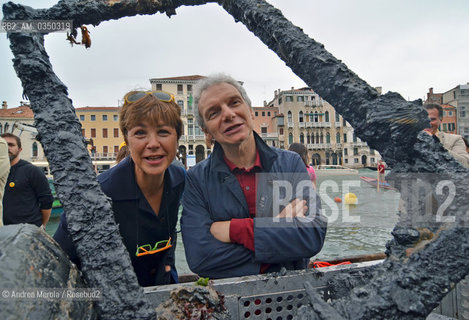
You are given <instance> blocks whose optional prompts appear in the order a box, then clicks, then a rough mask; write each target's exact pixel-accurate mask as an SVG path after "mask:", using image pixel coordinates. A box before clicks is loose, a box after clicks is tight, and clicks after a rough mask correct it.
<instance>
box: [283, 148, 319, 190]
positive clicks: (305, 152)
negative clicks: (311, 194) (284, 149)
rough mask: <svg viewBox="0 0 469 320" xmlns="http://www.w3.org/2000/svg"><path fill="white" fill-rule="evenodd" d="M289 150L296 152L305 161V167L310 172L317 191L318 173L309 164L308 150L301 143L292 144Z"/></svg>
mask: <svg viewBox="0 0 469 320" xmlns="http://www.w3.org/2000/svg"><path fill="white" fill-rule="evenodd" d="M288 150H290V151H293V152H296V153H298V154H299V155H300V157H301V160H303V162H304V164H305V166H306V171H308V174H309V178H310V179H311V181H312V182H313V185H314V188H315V189H316V172H315V171H314V168H313V166H310V165H309V164H308V149H306V147H305V146H304V145H303V144H301V143H296V142H295V143H292V144H291V145H290V147H289V148H288Z"/></svg>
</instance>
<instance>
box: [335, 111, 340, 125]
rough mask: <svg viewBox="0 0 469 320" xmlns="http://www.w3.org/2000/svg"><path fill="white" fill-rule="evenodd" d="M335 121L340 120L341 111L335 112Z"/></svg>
mask: <svg viewBox="0 0 469 320" xmlns="http://www.w3.org/2000/svg"><path fill="white" fill-rule="evenodd" d="M335 122H340V118H339V113H338V112H337V111H336V112H335Z"/></svg>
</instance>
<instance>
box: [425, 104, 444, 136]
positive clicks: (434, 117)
mask: <svg viewBox="0 0 469 320" xmlns="http://www.w3.org/2000/svg"><path fill="white" fill-rule="evenodd" d="M427 112H428V118H429V119H430V127H431V132H432V133H436V132H437V131H438V127H439V126H440V123H441V120H440V115H439V113H438V109H428V110H427Z"/></svg>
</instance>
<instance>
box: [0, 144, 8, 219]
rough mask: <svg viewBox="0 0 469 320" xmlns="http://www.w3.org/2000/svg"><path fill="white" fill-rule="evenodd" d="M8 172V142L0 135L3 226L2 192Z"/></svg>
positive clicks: (0, 217)
mask: <svg viewBox="0 0 469 320" xmlns="http://www.w3.org/2000/svg"><path fill="white" fill-rule="evenodd" d="M9 172H10V160H9V157H8V144H7V142H6V141H5V139H3V138H1V137H0V227H1V226H3V206H2V199H3V192H4V191H5V184H6V182H7V178H8V173H9Z"/></svg>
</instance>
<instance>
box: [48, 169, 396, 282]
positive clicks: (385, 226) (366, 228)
mask: <svg viewBox="0 0 469 320" xmlns="http://www.w3.org/2000/svg"><path fill="white" fill-rule="evenodd" d="M360 176H367V177H372V178H376V171H372V170H369V169H360V170H359V173H358V175H351V176H319V177H318V181H317V190H318V191H319V195H320V196H321V202H322V208H323V210H324V214H325V215H326V216H327V217H328V219H329V223H328V228H327V235H326V240H325V243H324V247H323V249H322V250H321V252H320V253H319V254H318V255H317V256H315V257H314V259H319V260H328V259H334V258H339V257H348V256H353V255H361V254H372V253H378V252H384V249H385V247H384V246H385V244H386V242H387V241H388V240H390V239H391V231H392V229H393V227H394V225H395V224H396V222H397V219H398V218H397V214H396V213H397V207H398V202H399V199H400V194H399V193H398V192H397V191H393V190H383V189H380V191H379V192H378V191H377V190H376V188H375V187H373V186H371V185H369V184H367V183H366V182H364V181H361V180H360ZM346 193H354V194H355V195H356V197H357V202H356V204H355V205H347V204H345V203H344V196H345V194H346ZM336 197H339V198H340V199H341V200H342V203H337V202H335V201H334V198H336ZM58 222H59V219H53V220H51V221H50V222H49V223H48V224H47V227H46V231H47V232H48V233H49V234H50V235H53V234H54V232H55V230H56V229H57V226H58ZM176 267H177V269H178V272H179V273H180V274H184V273H190V270H189V267H188V266H187V263H186V259H185V254H184V246H183V245H182V239H181V236H180V234H178V240H177V246H176Z"/></svg>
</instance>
